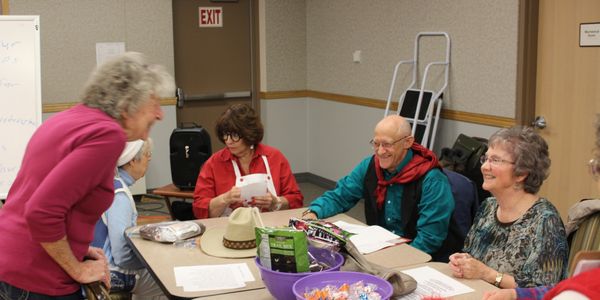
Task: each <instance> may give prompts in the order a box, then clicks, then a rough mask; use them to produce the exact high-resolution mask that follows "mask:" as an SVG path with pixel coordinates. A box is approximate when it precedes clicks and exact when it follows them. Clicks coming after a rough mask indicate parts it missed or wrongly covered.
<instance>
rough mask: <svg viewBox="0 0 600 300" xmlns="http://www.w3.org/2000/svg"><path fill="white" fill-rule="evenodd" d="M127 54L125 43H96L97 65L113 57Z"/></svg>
mask: <svg viewBox="0 0 600 300" xmlns="http://www.w3.org/2000/svg"><path fill="white" fill-rule="evenodd" d="M123 53H125V43H124V42H115V43H96V65H98V66H99V65H101V64H103V63H104V62H106V61H107V60H109V59H110V58H111V57H113V56H116V55H119V54H123Z"/></svg>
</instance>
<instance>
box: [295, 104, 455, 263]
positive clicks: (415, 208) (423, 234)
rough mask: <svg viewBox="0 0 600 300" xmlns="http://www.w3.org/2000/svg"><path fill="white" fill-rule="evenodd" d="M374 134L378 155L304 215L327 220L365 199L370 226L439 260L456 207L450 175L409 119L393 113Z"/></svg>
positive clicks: (374, 147) (355, 169) (341, 180)
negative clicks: (417, 138) (406, 240)
mask: <svg viewBox="0 0 600 300" xmlns="http://www.w3.org/2000/svg"><path fill="white" fill-rule="evenodd" d="M374 133H375V135H374V137H373V139H372V140H371V142H370V144H371V146H372V147H373V151H374V155H370V156H369V157H366V158H365V159H363V160H362V161H361V162H360V163H359V164H358V165H357V166H356V167H355V168H354V170H352V172H351V173H350V174H348V175H347V176H345V177H343V178H342V179H340V180H339V181H338V182H337V186H336V188H335V189H334V190H331V191H327V192H325V193H324V194H323V195H322V196H321V197H319V198H317V199H316V200H314V201H313V202H312V203H311V205H310V206H309V208H308V210H307V211H305V212H304V213H303V214H302V217H303V218H304V219H316V218H327V217H330V216H332V215H335V214H338V213H342V212H345V211H348V210H349V209H351V208H352V207H353V206H354V205H356V203H357V202H358V201H359V200H360V199H361V198H362V199H365V216H366V221H367V224H369V225H379V226H382V227H384V228H386V229H388V230H390V231H391V232H393V233H395V234H397V235H400V236H402V237H407V238H410V239H412V242H411V245H412V246H413V247H415V248H417V249H420V250H422V251H424V252H427V253H429V254H432V256H433V258H434V260H435V259H437V257H436V255H435V254H436V252H438V250H441V246H442V244H443V242H444V240H445V239H446V236H447V234H448V228H449V222H450V218H451V216H452V212H453V211H454V199H453V197H452V191H451V188H450V184H449V183H448V179H447V178H446V176H445V175H444V174H443V173H442V171H441V168H440V166H439V164H438V160H437V158H436V156H435V154H434V153H433V152H432V151H430V150H429V149H426V148H424V147H423V146H421V145H419V144H418V143H415V139H414V137H413V136H412V135H411V127H410V124H409V123H408V122H407V121H406V120H405V119H404V118H402V117H400V116H398V115H393V116H387V117H385V118H384V119H383V120H381V121H380V122H379V123H378V124H377V126H376V127H375V132H374ZM446 259H447V258H446ZM441 260H444V259H443V258H441Z"/></svg>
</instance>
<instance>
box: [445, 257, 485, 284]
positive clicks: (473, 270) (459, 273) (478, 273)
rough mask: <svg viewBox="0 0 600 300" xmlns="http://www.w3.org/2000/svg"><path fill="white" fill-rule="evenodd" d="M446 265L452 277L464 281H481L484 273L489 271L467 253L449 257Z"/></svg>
mask: <svg viewBox="0 0 600 300" xmlns="http://www.w3.org/2000/svg"><path fill="white" fill-rule="evenodd" d="M448 265H449V266H450V269H451V270H452V275H454V277H458V278H465V279H483V278H484V276H485V274H486V272H488V271H489V270H490V268H489V267H488V266H486V265H485V264H484V263H482V262H481V261H479V260H477V259H475V258H473V257H472V256H471V255H470V254H468V253H454V254H452V255H450V262H448Z"/></svg>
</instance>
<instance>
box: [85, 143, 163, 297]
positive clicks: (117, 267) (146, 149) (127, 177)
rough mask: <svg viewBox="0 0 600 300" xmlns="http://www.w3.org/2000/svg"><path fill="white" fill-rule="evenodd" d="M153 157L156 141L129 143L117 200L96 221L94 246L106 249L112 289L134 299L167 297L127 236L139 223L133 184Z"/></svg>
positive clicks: (120, 163) (123, 156)
mask: <svg viewBox="0 0 600 300" xmlns="http://www.w3.org/2000/svg"><path fill="white" fill-rule="evenodd" d="M151 158H152V140H151V139H150V138H148V139H147V140H146V141H144V140H135V141H132V142H128V143H127V145H125V149H124V150H123V153H121V156H120V157H119V160H118V161H117V166H118V168H117V174H116V175H115V179H114V186H115V200H114V201H113V203H112V205H111V206H110V208H109V209H108V210H107V211H106V212H105V213H104V214H103V215H102V218H101V219H100V220H98V223H97V224H96V232H95V235H94V242H93V243H92V245H94V246H96V247H98V248H102V250H104V253H105V254H106V258H107V260H108V263H109V266H110V284H111V292H115V291H125V292H131V294H132V296H133V298H134V299H137V298H139V299H155V298H156V297H164V294H163V292H162V291H161V289H160V287H159V286H158V285H156V282H155V281H154V279H153V278H152V276H151V275H150V273H149V272H148V270H147V269H146V268H145V267H144V265H143V263H142V262H141V261H140V260H139V259H138V258H137V256H136V255H135V253H134V252H133V249H132V248H131V246H130V245H129V244H128V243H127V240H126V239H125V235H124V234H125V230H126V229H127V228H129V227H132V226H136V225H137V217H138V212H137V209H136V207H135V201H134V199H133V195H132V194H131V191H130V190H129V187H130V186H131V185H133V184H134V183H135V182H136V181H137V180H138V179H140V178H142V177H143V176H144V174H146V170H148V163H149V162H150V159H151ZM165 299H166V297H165Z"/></svg>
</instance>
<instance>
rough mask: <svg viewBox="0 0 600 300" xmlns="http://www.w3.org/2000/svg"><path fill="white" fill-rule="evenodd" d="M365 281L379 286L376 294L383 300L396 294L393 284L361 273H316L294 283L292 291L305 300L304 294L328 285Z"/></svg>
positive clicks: (299, 299) (300, 299) (301, 299)
mask: <svg viewBox="0 0 600 300" xmlns="http://www.w3.org/2000/svg"><path fill="white" fill-rule="evenodd" d="M361 280H362V281H363V282H364V283H365V284H368V283H372V284H375V285H377V290H376V292H378V293H379V295H381V299H382V300H386V299H390V297H392V293H393V292H394V290H393V287H392V284H391V283H389V282H387V281H386V280H383V279H381V278H379V277H377V276H374V275H371V274H367V273H359V272H327V273H314V274H312V275H309V276H306V277H303V278H301V279H299V280H298V281H296V283H294V286H293V287H292V291H293V292H294V296H296V299H298V300H304V299H305V298H304V293H305V292H306V291H311V290H312V289H314V288H319V289H321V288H324V287H325V286H327V285H335V286H337V287H340V286H342V284H344V283H348V284H353V283H355V282H358V281H361Z"/></svg>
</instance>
